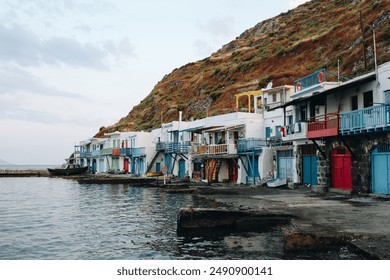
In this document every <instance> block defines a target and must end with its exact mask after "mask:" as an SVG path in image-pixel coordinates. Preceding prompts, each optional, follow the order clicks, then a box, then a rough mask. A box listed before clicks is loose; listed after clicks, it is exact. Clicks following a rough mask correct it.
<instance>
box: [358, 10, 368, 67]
mask: <svg viewBox="0 0 390 280" xmlns="http://www.w3.org/2000/svg"><path fill="white" fill-rule="evenodd" d="M359 23H360V31H361V32H362V38H363V61H364V71H365V72H367V59H366V36H365V35H364V28H363V19H362V11H359Z"/></svg>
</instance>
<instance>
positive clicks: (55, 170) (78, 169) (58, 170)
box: [47, 166, 88, 176]
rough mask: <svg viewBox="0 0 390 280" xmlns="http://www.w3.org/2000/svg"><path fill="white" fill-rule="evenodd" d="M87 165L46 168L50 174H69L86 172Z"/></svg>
mask: <svg viewBox="0 0 390 280" xmlns="http://www.w3.org/2000/svg"><path fill="white" fill-rule="evenodd" d="M87 169H88V166H84V167H75V168H48V169H47V170H48V171H49V173H50V174H51V175H60V176H69V175H77V174H84V173H85V172H87Z"/></svg>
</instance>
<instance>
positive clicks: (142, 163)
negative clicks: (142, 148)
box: [138, 157, 145, 175]
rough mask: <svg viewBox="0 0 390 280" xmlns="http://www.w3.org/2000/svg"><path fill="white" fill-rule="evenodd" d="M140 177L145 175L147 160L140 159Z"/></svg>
mask: <svg viewBox="0 0 390 280" xmlns="http://www.w3.org/2000/svg"><path fill="white" fill-rule="evenodd" d="M138 168H139V175H144V174H145V158H142V157H141V158H139V161H138Z"/></svg>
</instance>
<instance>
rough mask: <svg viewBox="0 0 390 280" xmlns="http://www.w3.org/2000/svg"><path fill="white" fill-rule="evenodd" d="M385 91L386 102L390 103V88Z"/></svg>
mask: <svg viewBox="0 0 390 280" xmlns="http://www.w3.org/2000/svg"><path fill="white" fill-rule="evenodd" d="M384 93H385V103H386V104H389V103H390V89H389V90H385V91H384Z"/></svg>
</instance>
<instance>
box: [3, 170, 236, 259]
mask: <svg viewBox="0 0 390 280" xmlns="http://www.w3.org/2000/svg"><path fill="white" fill-rule="evenodd" d="M210 203H213V202H211V201H208V200H205V199H199V198H197V197H195V196H192V195H190V194H173V193H166V192H163V191H162V190H160V189H158V188H144V187H132V186H130V185H124V184H120V185H111V184H99V185H88V184H78V183H77V181H73V180H67V179H60V178H48V177H38V178H34V177H30V178H0V259H11V260H14V259H25V260H30V259H60V260H65V259H77V260H80V259H81V260H84V259H226V258H234V259H237V258H241V257H242V255H241V254H239V253H237V251H236V250H234V249H229V247H228V246H227V245H226V243H225V241H224V238H213V239H203V238H201V237H199V238H182V237H178V236H177V235H176V223H177V214H178V212H179V209H180V208H182V207H189V206H191V207H210V205H208V204H210Z"/></svg>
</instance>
